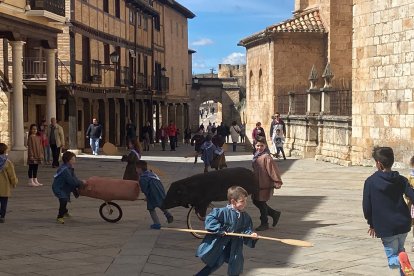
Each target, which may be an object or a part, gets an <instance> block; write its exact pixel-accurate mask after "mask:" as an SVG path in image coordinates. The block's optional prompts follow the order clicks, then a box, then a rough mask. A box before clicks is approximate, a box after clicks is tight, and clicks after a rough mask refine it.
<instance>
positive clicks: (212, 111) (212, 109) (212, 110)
mask: <svg viewBox="0 0 414 276" xmlns="http://www.w3.org/2000/svg"><path fill="white" fill-rule="evenodd" d="M214 111H215V109H214V107H212V108H211V114H212V115H214Z"/></svg>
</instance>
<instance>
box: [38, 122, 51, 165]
mask: <svg viewBox="0 0 414 276" xmlns="http://www.w3.org/2000/svg"><path fill="white" fill-rule="evenodd" d="M46 130H47V124H46V120H43V121H42V122H41V123H40V125H39V129H38V133H39V136H40V140H41V141H42V146H43V156H44V159H43V160H44V164H46V165H50V164H51V162H50V161H51V155H52V152H51V151H50V145H49V139H48V138H47V133H46Z"/></svg>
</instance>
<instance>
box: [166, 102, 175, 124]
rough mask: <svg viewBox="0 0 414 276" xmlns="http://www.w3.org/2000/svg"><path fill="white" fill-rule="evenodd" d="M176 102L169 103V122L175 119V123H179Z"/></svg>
mask: <svg viewBox="0 0 414 276" xmlns="http://www.w3.org/2000/svg"><path fill="white" fill-rule="evenodd" d="M175 111H176V104H169V105H168V124H169V123H170V121H173V122H174V124H177V118H176V114H175Z"/></svg>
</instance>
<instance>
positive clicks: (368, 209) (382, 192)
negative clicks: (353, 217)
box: [362, 147, 414, 275]
mask: <svg viewBox="0 0 414 276" xmlns="http://www.w3.org/2000/svg"><path fill="white" fill-rule="evenodd" d="M372 157H373V158H374V160H375V165H376V167H377V169H378V170H377V171H376V172H375V173H374V174H372V175H371V176H370V177H368V178H367V179H366V180H365V183H364V192H363V200H362V206H363V211H364V217H365V219H366V220H367V222H368V225H369V229H368V234H369V235H370V236H371V237H373V238H374V237H378V238H381V241H382V245H383V246H384V250H385V254H386V256H387V259H388V267H389V268H390V269H391V270H392V271H393V273H392V275H395V274H397V273H398V272H399V273H400V274H401V275H414V270H413V268H412V267H411V264H410V261H409V260H408V255H407V253H406V252H405V248H404V243H405V239H406V238H407V234H408V232H410V229H411V216H410V211H409V209H408V208H407V204H406V203H405V202H404V198H403V195H404V194H405V195H406V196H408V197H409V198H410V200H411V201H413V200H414V190H413V188H412V187H410V184H409V183H408V180H407V178H405V177H403V176H401V175H400V174H399V173H398V172H397V171H392V170H391V168H392V165H393V164H394V152H393V150H392V148H390V147H376V148H374V150H373V153H372Z"/></svg>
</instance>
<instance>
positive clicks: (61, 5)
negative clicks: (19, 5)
mask: <svg viewBox="0 0 414 276" xmlns="http://www.w3.org/2000/svg"><path fill="white" fill-rule="evenodd" d="M30 8H31V9H32V10H45V11H49V12H51V13H54V14H57V15H60V16H65V0H30Z"/></svg>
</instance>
